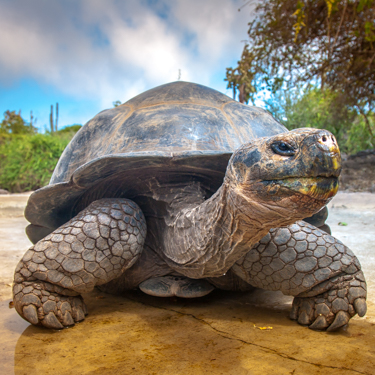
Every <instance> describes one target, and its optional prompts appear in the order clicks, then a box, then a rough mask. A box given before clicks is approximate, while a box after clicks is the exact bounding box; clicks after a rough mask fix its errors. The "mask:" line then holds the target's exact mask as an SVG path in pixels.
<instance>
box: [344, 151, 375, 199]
mask: <svg viewBox="0 0 375 375" xmlns="http://www.w3.org/2000/svg"><path fill="white" fill-rule="evenodd" d="M340 189H341V190H347V191H352V192H355V191H367V192H370V193H375V149H374V150H366V151H361V152H359V153H358V154H355V155H350V156H347V155H342V172H341V176H340Z"/></svg>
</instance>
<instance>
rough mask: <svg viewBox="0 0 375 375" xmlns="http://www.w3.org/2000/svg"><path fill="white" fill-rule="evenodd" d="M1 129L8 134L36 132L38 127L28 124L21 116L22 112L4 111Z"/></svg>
mask: <svg viewBox="0 0 375 375" xmlns="http://www.w3.org/2000/svg"><path fill="white" fill-rule="evenodd" d="M0 130H1V132H3V133H7V134H27V133H36V128H35V127H34V126H33V125H32V124H27V123H26V122H25V121H24V119H23V118H22V117H21V112H18V113H16V111H6V112H4V119H3V121H2V122H1V124H0Z"/></svg>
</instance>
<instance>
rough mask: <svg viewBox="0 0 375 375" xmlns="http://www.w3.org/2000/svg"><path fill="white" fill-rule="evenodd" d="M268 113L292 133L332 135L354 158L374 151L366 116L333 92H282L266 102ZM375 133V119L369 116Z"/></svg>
mask: <svg viewBox="0 0 375 375" xmlns="http://www.w3.org/2000/svg"><path fill="white" fill-rule="evenodd" d="M266 105H267V109H268V110H269V111H270V112H271V113H272V114H273V116H274V117H275V118H276V119H277V120H279V121H280V122H281V123H283V124H284V125H285V126H286V127H287V128H288V129H290V130H291V129H297V128H301V127H311V128H318V129H327V130H329V131H330V132H332V133H333V134H334V135H335V137H336V139H337V142H338V144H339V146H340V149H341V151H343V152H346V153H349V154H352V153H356V152H358V151H360V150H364V149H368V148H373V147H374V144H373V143H372V137H371V134H370V133H369V131H368V129H367V124H366V123H365V121H364V119H363V117H362V116H360V115H358V113H357V112H356V111H355V110H354V109H351V108H349V107H347V106H345V105H343V104H342V103H341V102H340V100H339V95H338V94H337V93H335V92H332V91H330V90H324V91H322V90H320V89H317V88H314V87H310V88H309V89H308V90H307V91H305V92H304V93H302V94H298V93H294V94H293V93H291V92H290V91H286V92H282V91H280V92H279V93H278V94H277V96H276V97H275V98H273V100H269V101H267V102H266ZM368 119H369V122H370V126H371V127H372V132H373V133H374V132H375V121H374V120H375V117H374V116H373V115H372V114H369V115H368Z"/></svg>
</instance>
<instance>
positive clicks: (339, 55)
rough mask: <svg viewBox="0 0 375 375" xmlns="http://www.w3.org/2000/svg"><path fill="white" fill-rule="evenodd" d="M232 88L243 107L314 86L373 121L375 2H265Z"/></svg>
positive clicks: (231, 77) (230, 74)
mask: <svg viewBox="0 0 375 375" xmlns="http://www.w3.org/2000/svg"><path fill="white" fill-rule="evenodd" d="M255 14H256V17H255V19H254V20H253V21H252V22H250V23H249V31H248V36H249V41H248V43H247V44H246V45H245V47H244V50H243V53H242V56H241V60H240V61H239V62H238V66H237V67H235V68H227V74H226V80H227V81H228V88H232V89H233V91H234V93H236V92H237V91H238V92H239V99H240V101H241V102H248V101H249V100H252V101H254V99H255V97H256V94H257V93H258V92H259V91H261V90H264V89H266V90H268V91H270V92H271V93H273V94H275V93H276V92H277V91H278V90H280V89H283V90H288V89H291V88H293V87H298V86H299V87H301V85H302V86H303V85H305V86H306V85H307V84H314V85H317V86H319V87H320V88H321V89H322V90H325V89H326V88H328V89H330V90H331V91H332V92H335V93H336V99H335V100H337V101H339V102H340V103H342V104H343V105H346V106H349V107H352V108H355V109H356V110H357V111H358V112H359V113H360V114H361V115H362V116H363V118H364V121H365V123H366V126H367V129H368V132H369V134H370V135H371V137H373V136H374V135H373V133H372V130H371V126H370V122H369V119H368V116H369V114H371V113H372V112H373V110H374V104H375V0H298V1H288V0H260V3H259V4H258V6H257V8H256V13H255Z"/></svg>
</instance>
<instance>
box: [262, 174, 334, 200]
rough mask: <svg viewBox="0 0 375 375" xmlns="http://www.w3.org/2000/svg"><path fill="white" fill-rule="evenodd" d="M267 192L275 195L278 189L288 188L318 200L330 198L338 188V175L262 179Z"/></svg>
mask: <svg viewBox="0 0 375 375" xmlns="http://www.w3.org/2000/svg"><path fill="white" fill-rule="evenodd" d="M264 183H266V185H267V188H268V192H269V194H271V195H275V194H277V193H278V192H279V190H280V189H281V190H285V189H286V190H289V191H293V192H296V193H300V194H303V195H307V196H309V197H311V198H314V199H318V200H327V199H330V198H332V197H333V196H334V195H335V194H336V193H337V190H338V188H339V183H338V177H335V176H330V177H321V176H319V177H289V178H285V179H282V180H273V181H264Z"/></svg>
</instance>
